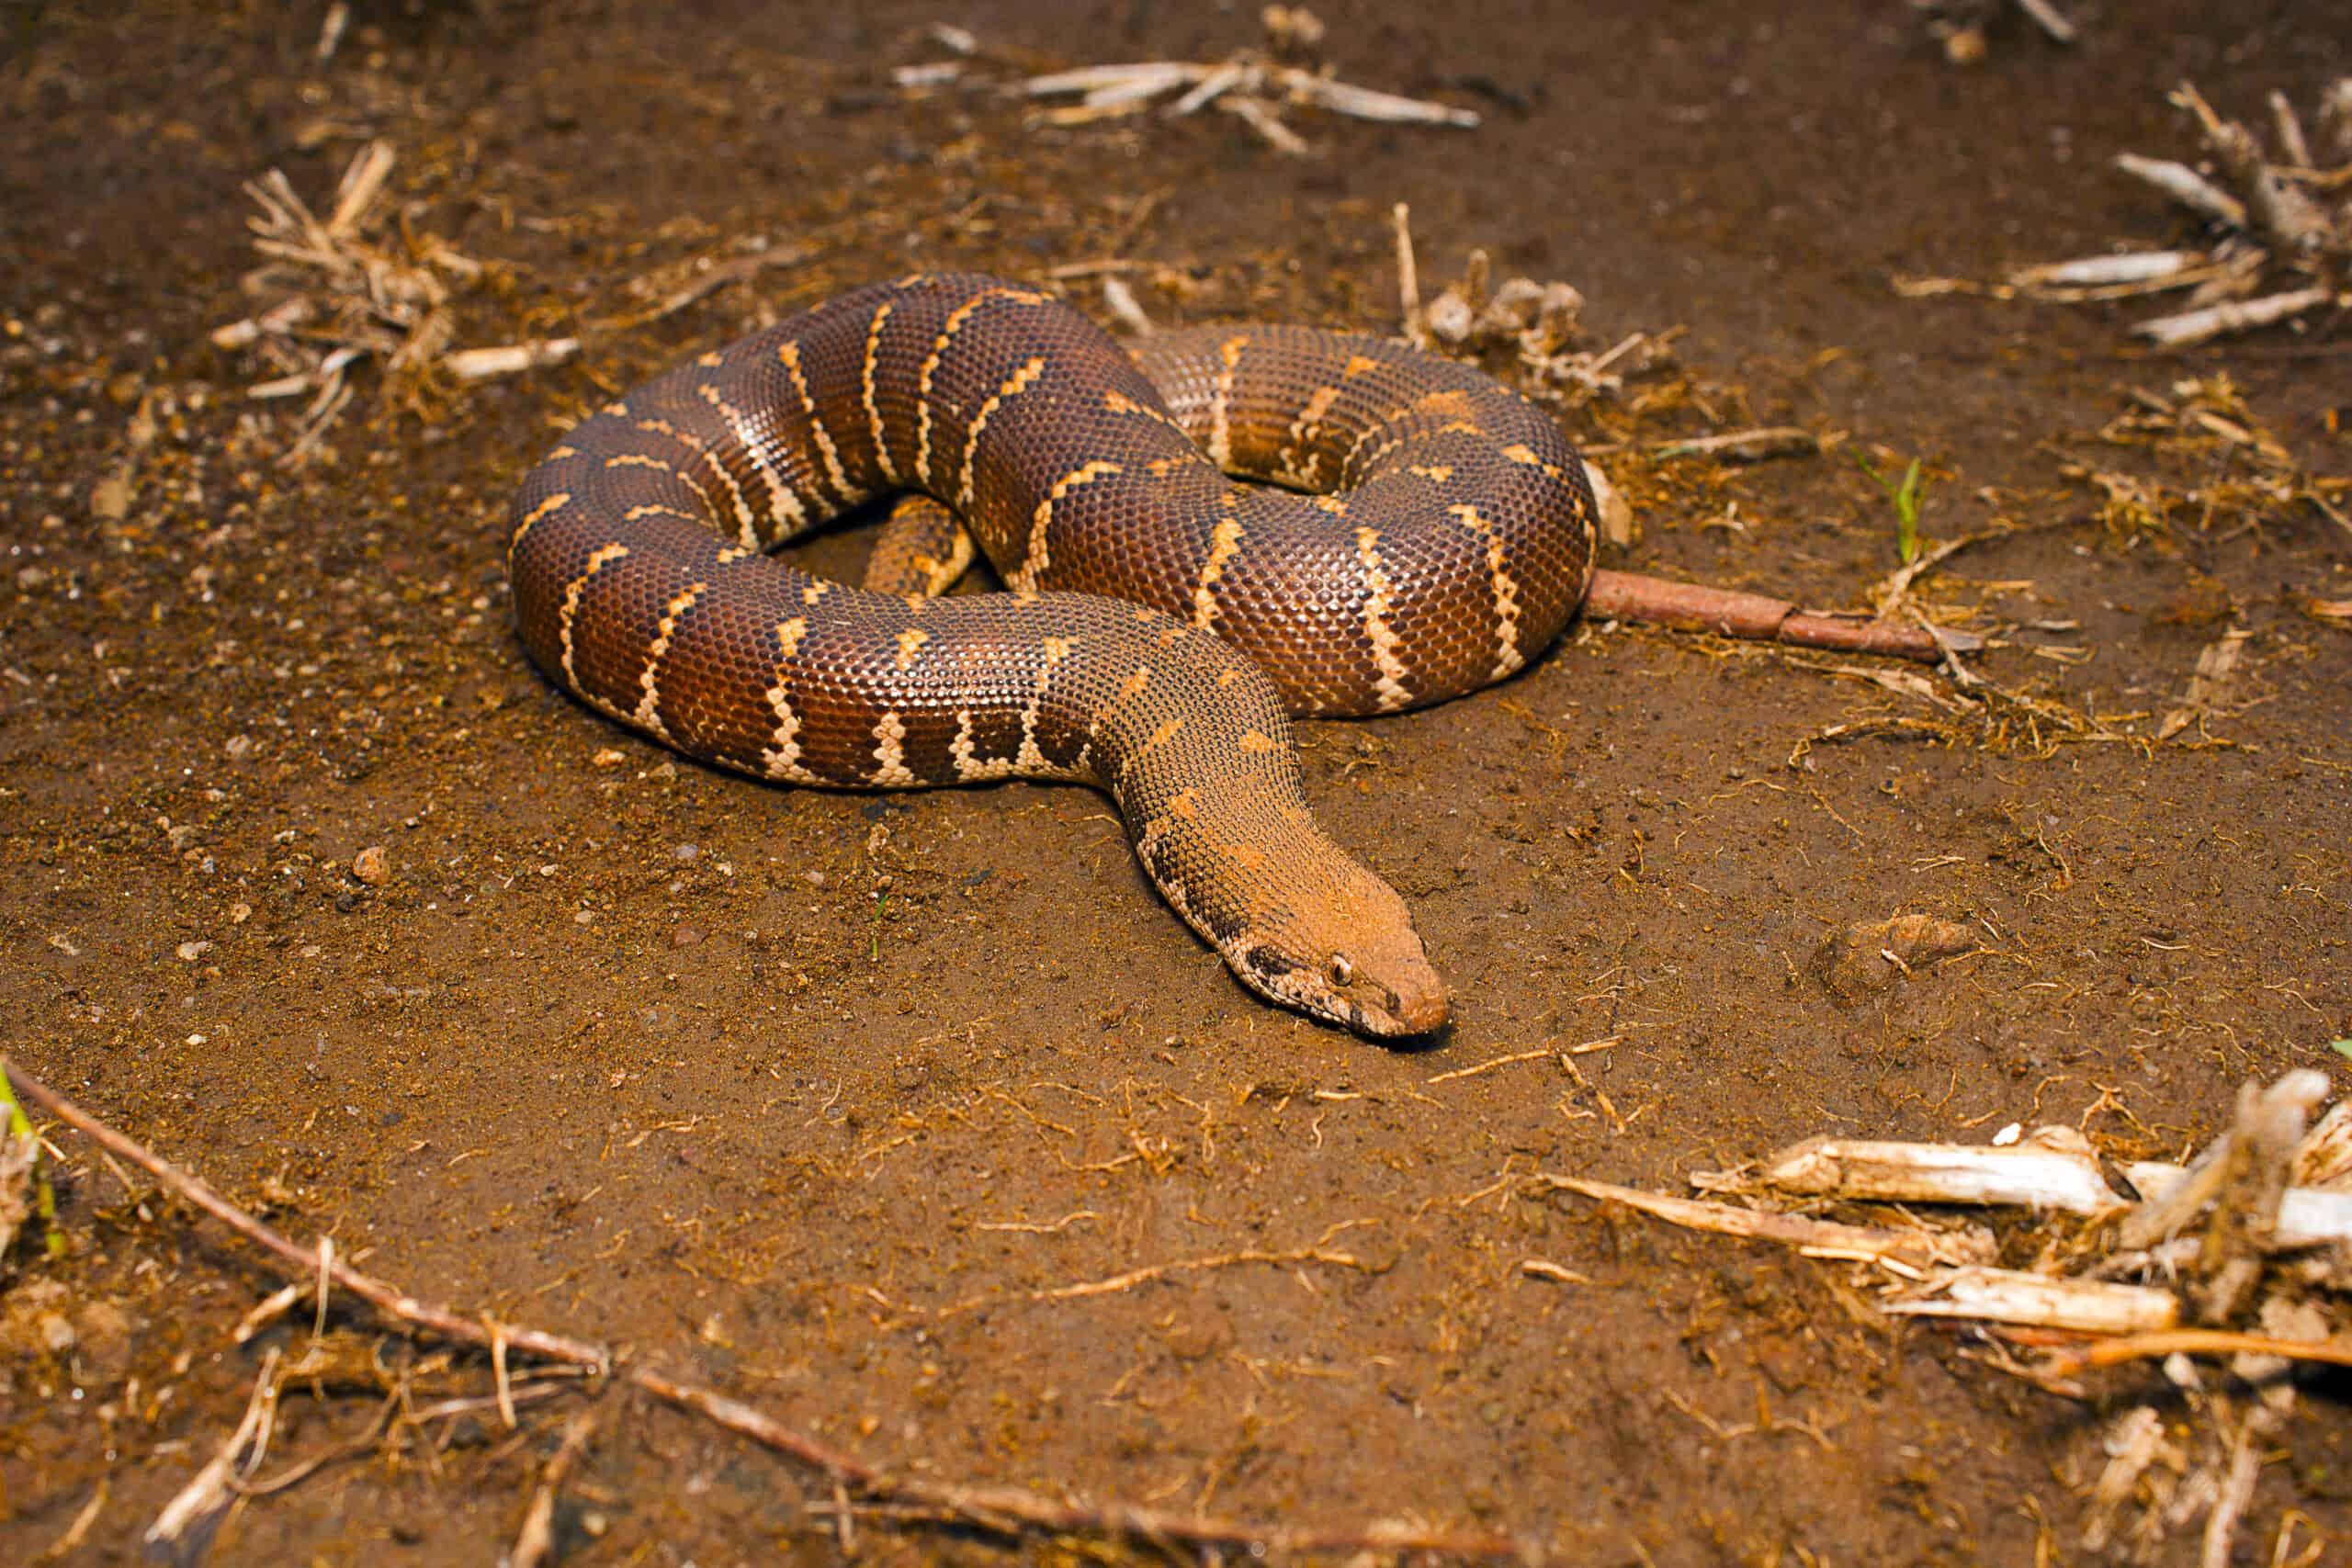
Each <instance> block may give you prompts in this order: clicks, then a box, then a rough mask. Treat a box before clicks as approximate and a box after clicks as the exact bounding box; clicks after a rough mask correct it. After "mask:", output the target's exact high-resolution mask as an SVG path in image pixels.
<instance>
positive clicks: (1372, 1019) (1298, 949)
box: [1226, 851, 1450, 1038]
mask: <svg viewBox="0 0 2352 1568" xmlns="http://www.w3.org/2000/svg"><path fill="white" fill-rule="evenodd" d="M1334 853H1335V854H1336V851H1335V852H1334ZM1334 869H1338V870H1340V874H1338V875H1336V876H1333V877H1329V878H1325V879H1318V881H1320V882H1322V884H1323V885H1321V886H1316V887H1315V888H1313V889H1312V897H1299V896H1298V895H1299V894H1301V893H1303V892H1306V891H1307V890H1305V889H1293V890H1292V891H1293V897H1292V899H1290V900H1289V901H1287V907H1286V908H1283V910H1282V911H1281V912H1280V914H1279V916H1278V917H1277V918H1275V919H1272V920H1270V921H1268V922H1267V923H1266V924H1264V925H1263V926H1261V927H1259V928H1257V929H1253V930H1251V931H1248V932H1247V933H1245V934H1244V935H1243V936H1242V937H1241V938H1240V939H1239V940H1238V941H1237V942H1234V943H1233V944H1232V946H1231V947H1229V948H1228V949H1227V953H1226V957H1227V962H1228V964H1231V966H1232V969H1233V972H1234V973H1235V974H1236V975H1238V976H1240V977H1241V980H1242V982H1243V983H1244V984H1245V985H1247V986H1249V987H1250V988H1251V989H1252V990H1255V991H1259V992H1261V993H1262V994H1264V995H1265V996H1267V997H1270V998H1272V999H1273V1000H1275V1001H1278V1002H1281V1003H1283V1005H1285V1006H1287V1007H1294V1008H1296V1009H1297V1010H1300V1011H1301V1012H1305V1013H1308V1014H1311V1015H1313V1016H1314V1017H1317V1018H1320V1019H1326V1020H1329V1021H1330V1022H1333V1023H1337V1024H1340V1025H1342V1026H1344V1027H1346V1028H1349V1029H1352V1030H1354V1031H1355V1032H1357V1033H1359V1034H1369V1035H1374V1036H1378V1037H1382V1038H1389V1037H1397V1036H1407V1035H1415V1034H1428V1033H1430V1032H1433V1031H1435V1030H1438V1029H1442V1028H1443V1027H1444V1026H1445V1021H1446V1018H1447V1016H1448V1013H1449V1011H1450V1004H1449V1003H1448V1001H1447V999H1446V994H1445V982H1444V981H1442V980H1441V979H1439V978H1438V974H1437V971H1436V970H1435V969H1434V968H1432V967H1431V966H1430V960H1429V954H1428V953H1426V952H1425V951H1423V949H1422V947H1421V937H1420V933H1419V931H1415V930H1414V929H1413V918H1412V915H1411V914H1410V912H1408V910H1407V909H1406V908H1405V901H1404V900H1403V899H1402V898H1400V897H1397V893H1396V890H1395V889H1394V888H1392V887H1390V886H1388V885H1387V884H1386V883H1385V882H1383V881H1381V880H1380V879H1379V878H1378V877H1376V876H1374V875H1373V874H1372V873H1370V872H1368V871H1366V870H1364V869H1363V867H1362V866H1360V865H1357V864H1356V863H1354V862H1353V861H1351V860H1345V859H1341V860H1340V862H1339V866H1338V867H1336V868H1334Z"/></svg>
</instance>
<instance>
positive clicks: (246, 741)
mask: <svg viewBox="0 0 2352 1568" xmlns="http://www.w3.org/2000/svg"><path fill="white" fill-rule="evenodd" d="M220 750H223V751H226V752H227V753H229V760H230V761H232V762H242V761H244V760H245V759H246V758H247V757H250V756H252V755H253V753H254V738H253V737H252V736H250V735H232V736H231V737H229V739H226V740H224V741H222V742H221V743H220Z"/></svg>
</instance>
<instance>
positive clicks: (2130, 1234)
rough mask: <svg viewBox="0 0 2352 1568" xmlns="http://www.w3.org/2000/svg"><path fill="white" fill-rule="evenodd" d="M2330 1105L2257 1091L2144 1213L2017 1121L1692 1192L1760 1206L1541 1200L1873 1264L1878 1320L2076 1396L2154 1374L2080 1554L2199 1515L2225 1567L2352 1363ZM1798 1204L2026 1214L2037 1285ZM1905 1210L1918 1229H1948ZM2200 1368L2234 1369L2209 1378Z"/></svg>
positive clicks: (2026, 1276) (2045, 1134) (2147, 1176)
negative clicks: (2148, 1366) (1832, 1238)
mask: <svg viewBox="0 0 2352 1568" xmlns="http://www.w3.org/2000/svg"><path fill="white" fill-rule="evenodd" d="M2328 1092H2329V1083H2328V1079H2327V1077H2326V1076H2325V1075H2324V1074H2322V1073H2319V1072H2316V1071H2313V1070H2312V1069H2309V1068H2303V1069H2299V1070H2297V1071H2294V1072H2290V1073H2288V1074H2287V1075H2285V1076H2284V1077H2281V1078H2279V1079H2278V1081H2277V1082H2275V1083H2273V1084H2271V1085H2269V1086H2267V1087H2265V1086H2262V1085H2259V1084H2254V1083H2249V1084H2246V1085H2245V1086H2244V1087H2243V1088H2242V1089H2240V1091H2239V1095H2238V1100H2237V1107H2236V1111H2235V1115H2234V1118H2233V1122H2232V1125H2231V1127H2230V1129H2229V1131H2227V1132H2226V1133H2224V1134H2222V1135H2221V1136H2220V1137H2219V1138H2216V1139H2215V1140H2214V1141H2213V1142H2212V1143H2211V1144H2210V1145H2207V1147H2206V1149H2205V1151H2204V1153H2203V1154H2202V1155H2200V1156H2198V1157H2197V1158H2196V1159H2194V1160H2193V1161H2191V1162H2190V1163H2189V1164H2188V1166H2187V1167H2186V1168H2183V1167H2181V1166H2177V1165H2172V1164H2168V1163H2164V1162H2156V1161H2138V1162H2133V1163H2131V1164H2129V1165H2128V1166H2127V1167H2126V1172H2127V1174H2128V1176H2129V1179H2130V1180H2131V1185H2132V1187H2133V1190H2136V1191H2137V1192H2138V1193H2139V1194H2140V1200H2139V1201H2138V1202H2137V1203H2136V1204H2133V1203H2130V1202H2127V1201H2125V1200H2124V1199H2123V1198H2121V1197H2120V1196H2119V1195H2118V1194H2117V1193H2116V1192H2115V1190H2114V1189H2113V1188H2112V1187H2110V1186H2109V1182H2108V1179H2107V1177H2106V1174H2105V1172H2104V1171H2103V1170H2102V1168H2101V1167H2100V1164H2099V1161H2098V1156H2097V1154H2096V1152H2095V1151H2094V1149H2093V1147H2092V1145H2091V1144H2090V1142H2089V1141H2088V1140H2087V1139H2086V1138H2085V1137H2084V1136H2083V1135H2082V1134H2080V1133H2078V1132H2076V1131H2075V1129H2073V1128H2070V1127H2042V1128H2038V1129H2036V1130H2035V1131H2033V1132H2032V1133H2030V1134H2025V1135H2024V1136H2023V1137H2022V1138H2020V1137H2019V1136H2018V1129H2017V1128H2016V1127H2015V1126H2014V1125H2012V1126H2011V1127H2008V1128H2006V1129H2004V1130H2003V1131H2002V1132H2001V1133H2000V1134H1996V1136H1995V1138H1994V1140H1993V1145H1992V1146H1989V1147H1976V1146H1972V1145H1956V1144H1936V1143H1896V1142H1878V1141H1870V1140H1857V1139H1849V1138H1831V1137H1822V1138H1813V1139H1808V1140H1806V1141H1805V1142H1804V1143H1802V1144H1798V1145H1793V1146H1792V1147H1790V1148H1788V1149H1784V1150H1782V1151H1781V1152H1780V1153H1778V1154H1775V1155H1772V1156H1768V1157H1766V1158H1765V1159H1763V1160H1762V1161H1759V1162H1758V1163H1757V1164H1755V1165H1753V1166H1747V1167H1741V1168H1737V1169H1735V1170H1729V1171H1720V1172H1701V1173H1698V1174H1696V1175H1694V1176H1693V1177H1692V1178H1691V1183H1692V1185H1693V1186H1694V1187H1697V1188H1699V1189H1700V1190H1704V1191H1708V1192H1711V1193H1715V1194H1718V1195H1725V1196H1733V1197H1744V1198H1746V1199H1747V1201H1748V1202H1749V1203H1750V1204H1753V1205H1755V1207H1752V1208H1742V1207H1739V1206H1737V1205H1736V1204H1730V1203H1724V1202H1720V1201H1711V1202H1705V1203H1698V1202H1693V1201H1691V1200H1688V1199H1680V1198H1668V1197H1666V1196H1664V1195H1661V1194H1657V1193H1649V1192H1637V1191H1633V1190H1626V1189H1618V1188H1611V1187H1609V1186H1607V1185H1606V1184H1602V1183H1596V1182H1587V1181H1580V1180H1577V1179H1568V1178H1561V1177H1553V1176H1548V1175H1539V1176H1537V1177H1536V1178H1535V1179H1534V1180H1533V1184H1532V1190H1540V1191H1555V1190H1570V1191H1577V1192H1581V1193H1584V1194H1586V1195H1588V1196H1590V1197H1595V1198H1600V1199H1604V1200H1609V1201H1618V1202H1623V1203H1624V1204H1626V1205H1628V1206H1629V1207H1632V1208H1634V1209H1637V1210H1639V1211H1641V1212H1643V1213H1649V1214H1653V1215H1656V1216H1657V1217H1659V1218H1661V1219H1665V1220H1667V1221H1668V1222H1670V1223H1672V1224H1679V1225H1686V1226H1690V1227H1691V1228H1694V1229H1700V1230H1708V1231H1714V1232H1719V1233H1725V1234H1731V1235H1743V1236H1750V1237H1756V1238H1759V1239H1763V1240H1771V1241H1780V1242H1782V1243H1784V1244H1787V1245H1792V1246H1795V1247H1799V1249H1800V1250H1802V1251H1804V1253H1805V1254H1806V1256H1809V1257H1823V1256H1850V1257H1852V1258H1856V1259H1858V1260H1863V1261H1867V1262H1869V1263H1870V1264H1871V1265H1872V1266H1873V1269H1874V1275H1875V1280H1876V1282H1877V1284H1878V1286H1879V1288H1880V1290H1881V1292H1882V1294H1883V1298H1884V1299H1883V1302H1882V1303H1881V1310H1883V1311H1884V1312H1886V1313H1887V1314H1891V1315H1894V1316H1897V1317H1928V1318H1936V1319H1940V1320H1943V1321H1946V1322H1948V1323H1951V1324H1953V1325H1973V1333H1974V1335H1975V1336H1976V1337H1977V1338H1978V1340H1979V1342H1980V1343H1981V1345H1982V1346H1983V1347H1985V1353H1984V1355H1983V1356H1982V1358H1981V1359H1986V1360H1988V1361H1989V1362H1990V1363H1991V1364H1993V1365H1995V1366H1997V1367H2000V1368H2002V1369H2003V1370H2005V1371H2011V1372H2013V1373H2015V1374H2016V1375H2018V1376H2019V1377H2021V1378H2023V1379H2025V1380H2026V1381H2027V1382H2031V1383H2032V1384H2034V1385H2035V1386H2036V1387H2038V1388H2041V1389H2044V1390H2046V1391H2048V1392H2050V1393H2056V1394H2060V1395H2063V1396H2064V1397H2067V1398H2073V1399H2087V1398H2088V1397H2090V1395H2089V1393H2088V1391H2087V1390H2086V1388H2085V1387H2084V1386H2083V1385H2082V1384H2081V1383H2080V1382H2078V1381H2077V1380H2078V1379H2079V1378H2080V1377H2081V1375H2082V1374H2083V1373H2085V1372H2086V1371H2093V1370H2097V1369H2099V1368H2106V1367H2116V1366H2121V1365H2125V1364H2128V1363H2130V1362H2133V1361H2137V1360H2140V1359H2161V1360H2162V1362H2163V1372H2162V1375H2163V1382H2164V1383H2165V1385H2166V1386H2165V1388H2164V1389H2162V1390H2159V1391H2152V1392H2151V1393H2148V1394H2146V1395H2145V1396H2144V1398H2143V1402H2142V1403H2139V1404H2134V1405H2133V1406H2132V1407H2131V1409H2129V1410H2128V1411H2126V1412H2125V1413H2124V1414H2123V1415H2122V1416H2120V1417H2118V1418H2116V1419H2114V1420H2113V1421H2111V1422H2109V1424H2108V1426H2107V1427H2106V1430H2105V1433H2104V1435H2103V1437H2102V1438H2101V1451H2102V1452H2103V1453H2104V1455H2105V1456H2106V1458H2107V1464H2106V1467H2105V1469H2104V1470H2103V1471H2102V1472H2101V1473H2100V1474H2099V1477H2098V1480H2097V1482H2096V1483H2094V1484H2093V1485H2092V1487H2091V1488H2090V1495H2091V1509H2090V1517H2089V1520H2088V1522H2087V1524H2086V1529H2085V1531H2084V1535H2083V1540H2082V1544H2083V1546H2084V1548H2085V1549H2086V1550H2087V1551H2100V1552H2107V1551H2112V1552H2115V1553H2116V1554H2117V1555H2118V1556H2119V1558H2120V1560H2121V1561H2125V1562H2154V1561H2155V1560H2156V1558H2157V1555H2158V1549H2159V1548H2160V1546H2161V1545H2162V1543H2163V1541H2164V1540H2165V1538H2166V1536H2167V1535H2168V1534H2169V1533H2170V1532H2172V1531H2175V1530H2178V1529H2185V1528H2187V1527H2188V1526H2189V1525H2192V1524H2195V1523H2197V1522H2198V1521H2199V1519H2202V1520H2203V1521H2204V1527H2205V1528H2204V1531H2203V1536H2202V1540H2201V1542H2200V1547H2201V1555H2200V1561H2201V1562H2205V1563H2208V1564H2213V1565H2216V1568H2218V1565H2220V1564H2222V1563H2225V1562H2229V1561H2230V1545H2231V1542H2233V1540H2235V1539H2236V1537H2237V1533H2238V1530H2239V1529H2240V1526H2241V1524H2242V1523H2243V1521H2244V1519H2245V1513H2246V1510H2247V1508H2248V1506H2250V1499H2251V1495H2252V1490H2253V1477H2254V1474H2255V1472H2256V1469H2258V1463H2256V1462H2250V1461H2249V1457H2248V1456H2250V1455H2256V1456H2258V1454H2259V1453H2260V1451H2261V1450H2264V1449H2266V1448H2267V1447H2268V1446H2269V1445H2270V1444H2271V1443H2272V1442H2273V1441H2274V1440H2275V1439H2276V1438H2277V1436H2278V1433H2279V1431H2280V1430H2281V1428H2282V1427H2283V1424H2284V1421H2285V1419H2286V1417H2287V1416H2288V1415H2289V1413H2290V1412H2291V1411H2292V1409H2293V1407H2294V1404H2295V1401H2296V1387H2295V1383H2294V1381H2293V1379H2292V1377H2291V1375H2290V1373H2291V1371H2292V1368H2293V1366H2294V1364H2295V1363H2297V1362H2299V1361H2312V1362H2324V1363H2329V1364H2337V1365H2345V1364H2352V1100H2347V1101H2343V1102H2339V1103H2338V1104H2337V1105H2336V1107H2335V1109H2334V1110H2333V1111H2330V1112H2328V1114H2327V1115H2326V1116H2324V1117H2323V1118H2321V1119H2320V1120H2319V1121H2318V1122H2315V1123H2314V1122H2312V1120H2311V1113H2312V1111H2313V1110H2314V1109H2316V1108H2317V1107H2318V1105H2319V1104H2320V1102H2321V1101H2322V1100H2324V1099H2325V1098H2326V1097H2327V1095H2328ZM1790 1200H1796V1201H1803V1202H1806V1203H1819V1202H1823V1201H1838V1202H1843V1203H1849V1204H1850V1203H1874V1204H1875V1203H1890V1202H1902V1203H1905V1204H1939V1205H1947V1206H1968V1207H1976V1206H1985V1205H1997V1206H2018V1207H2023V1208H2026V1209H2029V1210H2030V1211H2032V1212H2033V1213H2036V1214H2039V1215H2041V1216H2044V1218H2043V1219H2042V1220H2041V1225H2042V1227H2043V1235H2042V1236H2041V1242H2040V1245H2039V1247H2038V1249H2037V1257H2036V1260H2035V1262H2034V1263H2033V1264H2032V1266H2031V1267H2030V1268H2027V1269H2003V1268H1994V1267H1990V1266H1989V1254H1986V1255H1980V1256H1977V1257H1965V1256H1952V1255H1949V1254H1943V1255H1934V1256H1928V1257H1925V1258H1923V1257H1922V1255H1921V1254H1920V1253H1918V1252H1917V1250H1916V1249H1915V1250H1914V1251H1913V1252H1912V1253H1910V1254H1909V1255H1907V1256H1906V1257H1905V1258H1903V1259H1902V1261H1903V1262H1904V1263H1905V1265H1907V1266H1905V1267H1896V1266H1895V1264H1896V1256H1895V1254H1894V1251H1893V1249H1892V1248H1889V1247H1856V1248H1855V1249H1854V1250H1853V1251H1852V1252H1850V1253H1849V1254H1840V1253H1838V1251H1837V1250H1836V1249H1835V1248H1824V1247H1820V1246H1818V1245H1816V1244H1815V1243H1813V1242H1812V1241H1811V1240H1810V1239H1809V1238H1811V1237H1814V1236H1817V1235H1825V1234H1827V1232H1826V1230H1825V1229H1821V1228H1816V1227H1828V1226H1830V1225H1831V1222H1828V1221H1825V1220H1821V1219H1817V1218H1814V1217H1811V1216H1800V1215H1796V1214H1791V1213H1781V1212H1779V1211H1778V1208H1777V1207H1776V1205H1778V1204H1780V1203H1784V1202H1786V1201H1790ZM1904 1213H1906V1214H1907V1215H1908V1216H1909V1220H1910V1223H1911V1224H1913V1225H1914V1226H1915V1227H1928V1226H1930V1225H1932V1224H1933V1223H1934V1222H1932V1221H1930V1220H1928V1219H1926V1218H1925V1217H1923V1216H1920V1215H1918V1214H1917V1213H1913V1212H1912V1211H1910V1210H1908V1209H1906V1210H1905V1211H1904ZM1838 1228H1840V1229H1848V1230H1851V1229H1854V1228H1855V1227H1853V1226H1850V1225H1840V1226H1838ZM1922 1234H1930V1235H1932V1234H1939V1233H1936V1232H1933V1231H1931V1230H1925V1229H1924V1228H1923V1230H1922ZM1941 1234H1953V1233H1941ZM1987 1239H1988V1240H1989V1238H1987ZM2004 1250H2013V1249H2010V1248H2005V1249H2004ZM1871 1280H1872V1275H1865V1276H1863V1277H1862V1279H1861V1281H1860V1282H1862V1283H1864V1284H1868V1283H1871ZM2037 1352H2039V1353H2038V1354H2037ZM2199 1357H2205V1358H2215V1359H2220V1362H2221V1364H2220V1366H2219V1367H2216V1368H2210V1369H2209V1368H2203V1367H2199V1365H2198V1364H2197V1363H2196V1361H2195V1359H2194V1358H2199ZM2182 1407H2185V1409H2186V1411H2187V1412H2188V1415H2189V1416H2190V1417H2191V1419H2190V1420H2188V1421H2186V1422H2180V1421H2176V1422H2174V1423H2172V1424H2170V1425H2167V1423H2166V1422H2165V1419H2164V1416H2163V1412H2165V1411H2166V1410H2177V1409H2179V1408H2182Z"/></svg>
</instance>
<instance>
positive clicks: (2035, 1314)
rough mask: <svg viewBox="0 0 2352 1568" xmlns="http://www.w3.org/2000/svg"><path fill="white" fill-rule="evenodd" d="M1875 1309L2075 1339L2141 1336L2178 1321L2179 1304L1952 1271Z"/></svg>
mask: <svg viewBox="0 0 2352 1568" xmlns="http://www.w3.org/2000/svg"><path fill="white" fill-rule="evenodd" d="M1879 1305H1880V1309H1881V1310H1882V1311H1883V1312H1885V1313H1887V1314H1890V1315H1892V1316H1895V1317H1954V1318H1971V1319H1973V1320H1975V1321H1976V1322H1979V1323H2009V1324H2021V1325H2030V1326H2032V1327H2036V1328H2057V1329H2065V1330H2068V1331H2070V1332H2073V1333H2077V1334H2144V1333H2151V1332H2154V1331H2157V1330H2161V1329H2166V1328H2171V1327H2172V1326H2174V1325H2176V1324H2177V1323H2178V1322H2179V1321H2180V1303H2179V1302H2178V1301H2177V1299H2176V1298H2175V1297H2174V1295H2173V1293H2172V1292H2170V1291H2162V1290H2158V1289H2156V1288H2155V1287H2154V1286H2152V1285H2125V1284H2119V1283H2114V1282H2112V1281H2109V1280H2066V1279H2059V1278H2056V1277H2054V1276H2052V1275H2049V1274H2029V1273H2023V1272H2020V1271H2018V1270H2017V1269H1983V1268H1972V1269H1953V1270H1952V1271H1951V1273H1949V1274H1945V1275H1943V1276H1941V1277H1939V1278H1938V1279H1936V1280H1933V1281H1931V1282H1930V1283H1929V1284H1928V1285H1927V1286H1926V1287H1925V1288H1924V1289H1922V1290H1920V1291H1919V1292H1917V1293H1916V1294H1913V1295H1909V1296H1904V1297H1901V1298H1898V1299H1897V1300H1894V1301H1891V1302H1882V1303H1879Z"/></svg>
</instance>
